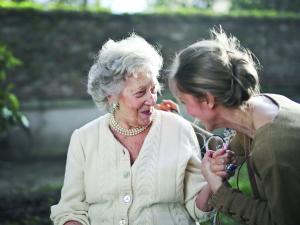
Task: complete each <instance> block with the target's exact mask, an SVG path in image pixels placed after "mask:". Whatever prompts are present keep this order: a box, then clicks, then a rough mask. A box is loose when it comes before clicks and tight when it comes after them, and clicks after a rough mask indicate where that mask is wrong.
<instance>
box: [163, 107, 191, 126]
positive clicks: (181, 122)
mask: <svg viewBox="0 0 300 225" xmlns="http://www.w3.org/2000/svg"><path fill="white" fill-rule="evenodd" d="M159 113H160V115H161V119H162V123H163V125H164V126H167V127H170V128H181V129H188V130H189V129H192V126H191V124H190V122H189V121H188V120H186V119H185V118H183V117H182V116H180V115H178V114H176V113H171V112H165V111H159Z"/></svg>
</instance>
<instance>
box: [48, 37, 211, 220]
mask: <svg viewBox="0 0 300 225" xmlns="http://www.w3.org/2000/svg"><path fill="white" fill-rule="evenodd" d="M161 66H162V58H161V56H160V55H159V54H158V53H157V51H156V50H155V49H154V48H153V47H152V46H151V45H150V44H148V43H147V42H146V41H145V40H144V39H143V38H141V37H139V36H137V35H132V36H130V37H128V38H126V39H124V40H121V41H118V42H114V41H112V40H110V41H108V42H107V43H105V44H104V45H103V47H102V49H101V50H100V52H99V55H98V57H97V59H96V62H95V64H94V65H93V66H92V67H91V69H90V72H89V79H88V93H89V94H90V95H91V96H92V98H93V100H94V101H95V103H96V104H97V105H98V106H99V107H101V108H106V109H110V112H111V113H107V114H106V115H104V116H101V117H100V118H98V119H96V120H94V121H92V122H90V123H88V124H86V125H85V126H83V127H81V128H80V129H77V130H75V131H74V133H73V135H72V137H71V141H70V145H69V150H68V156H67V164H66V172H65V180H64V185H63V188H62V193H61V199H60V201H59V203H58V204H57V205H54V206H52V208H51V219H52V220H53V222H54V224H57V225H63V224H64V225H70V224H84V225H88V224H94V225H98V224H101V225H103V224H107V225H112V224H119V225H124V224H136V225H152V224H153V225H154V224H156V225H159V224H161V225H175V224H180V225H190V224H195V221H198V222H199V221H202V220H205V219H206V218H207V216H208V215H209V212H207V211H209V210H210V208H209V207H208V205H207V201H208V199H209V197H210V196H211V190H210V189H209V188H208V185H207V183H206V182H205V181H204V178H203V176H202V175H201V171H200V160H199V158H198V154H199V146H198V143H197V139H196V136H195V134H194V132H193V129H192V127H191V125H190V123H189V122H187V121H186V120H184V119H183V118H182V117H180V116H178V115H175V114H173V113H169V112H163V111H159V110H155V109H154V105H155V104H156V100H157V92H158V91H159V89H160V86H159V83H158V80H157V77H158V72H159V70H160V69H161Z"/></svg>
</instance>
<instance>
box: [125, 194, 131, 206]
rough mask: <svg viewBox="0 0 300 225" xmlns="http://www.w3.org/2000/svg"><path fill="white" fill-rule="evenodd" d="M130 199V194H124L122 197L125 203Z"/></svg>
mask: <svg viewBox="0 0 300 225" xmlns="http://www.w3.org/2000/svg"><path fill="white" fill-rule="evenodd" d="M130 200H131V197H130V195H125V196H124V198H123V201H124V203H126V204H127V203H129V202H130Z"/></svg>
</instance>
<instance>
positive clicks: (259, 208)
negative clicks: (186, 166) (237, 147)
mask: <svg viewBox="0 0 300 225" xmlns="http://www.w3.org/2000/svg"><path fill="white" fill-rule="evenodd" d="M264 146H265V147H266V148H264V151H260V152H259V154H256V155H255V157H254V159H253V160H254V162H256V164H255V171H257V179H258V181H259V182H261V188H262V192H263V193H265V199H261V198H254V197H248V196H246V195H245V194H243V193H241V192H240V191H238V190H236V189H233V188H231V187H230V186H229V185H228V184H227V183H223V182H222V181H221V180H220V179H218V177H217V176H216V175H214V174H213V173H211V171H210V167H209V166H207V164H206V163H207V161H206V162H204V163H203V164H202V165H203V167H202V171H203V174H204V176H205V177H206V178H207V180H208V183H209V185H210V187H211V188H212V191H213V192H214V195H213V197H212V198H211V201H210V203H211V205H212V206H213V207H215V208H216V209H217V210H218V211H220V212H222V213H224V214H226V215H228V216H230V217H232V218H234V219H236V220H238V221H241V222H243V223H245V224H249V225H254V224H256V225H265V224H270V225H271V224H273V225H275V224H277V225H278V224H285V225H287V224H289V225H292V224H298V223H299V219H298V216H297V212H295V211H296V210H295V209H294V208H295V207H296V208H297V204H299V203H297V201H298V198H297V197H295V196H299V190H298V189H299V188H298V185H297V184H295V182H293V181H294V179H295V177H297V175H296V174H295V171H296V170H293V169H292V170H291V168H292V167H289V168H288V167H286V166H285V165H284V164H286V162H285V163H283V164H282V163H278V162H277V163H274V161H272V160H270V159H271V158H272V157H274V155H272V153H271V154H269V153H270V152H274V151H275V152H276V149H277V148H279V149H280V148H281V147H282V146H281V144H280V143H278V144H277V145H276V147H275V146H273V147H272V148H273V149H272V150H270V149H267V146H266V145H264ZM253 150H254V149H253ZM254 151H255V150H254ZM280 160H282V157H281V159H280ZM208 163H209V162H208ZM204 165H206V166H204ZM286 165H287V164H286ZM291 183H293V184H292V185H291ZM287 187H288V188H287ZM291 203H293V204H291ZM291 206H294V207H291ZM296 220H298V221H296Z"/></svg>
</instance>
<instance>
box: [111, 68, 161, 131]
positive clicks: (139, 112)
mask: <svg viewBox="0 0 300 225" xmlns="http://www.w3.org/2000/svg"><path fill="white" fill-rule="evenodd" d="M157 84H158V82H155V81H154V80H153V79H152V78H151V77H149V76H146V75H144V74H138V75H137V76H130V77H129V78H127V79H126V81H125V86H124V89H123V91H122V92H121V94H120V95H119V98H118V102H119V109H118V110H117V111H116V119H117V120H118V122H119V123H120V124H121V126H123V127H125V128H131V127H141V126H147V125H149V124H150V123H151V122H152V119H153V112H154V105H155V104H156V101H157Z"/></svg>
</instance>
